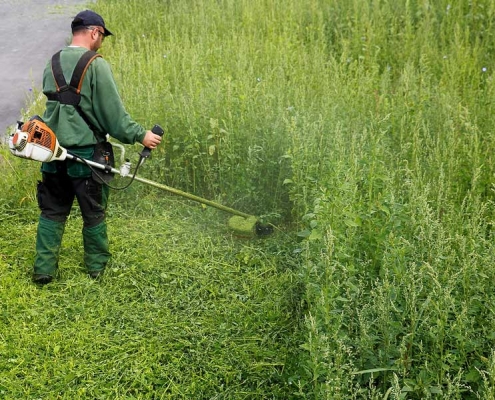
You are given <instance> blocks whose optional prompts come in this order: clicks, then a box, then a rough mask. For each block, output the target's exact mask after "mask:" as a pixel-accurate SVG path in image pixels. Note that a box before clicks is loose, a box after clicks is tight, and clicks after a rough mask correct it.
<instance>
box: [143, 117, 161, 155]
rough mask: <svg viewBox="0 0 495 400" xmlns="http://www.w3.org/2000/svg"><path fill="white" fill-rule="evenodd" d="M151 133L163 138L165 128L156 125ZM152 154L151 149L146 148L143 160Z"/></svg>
mask: <svg viewBox="0 0 495 400" xmlns="http://www.w3.org/2000/svg"><path fill="white" fill-rule="evenodd" d="M151 132H153V133H154V134H155V135H158V136H163V133H164V131H163V128H162V127H161V126H160V125H155V126H154V127H153V128H152V129H151ZM150 154H151V149H150V148H149V147H145V148H144V149H143V151H142V152H141V156H142V157H143V158H148V157H149V155H150Z"/></svg>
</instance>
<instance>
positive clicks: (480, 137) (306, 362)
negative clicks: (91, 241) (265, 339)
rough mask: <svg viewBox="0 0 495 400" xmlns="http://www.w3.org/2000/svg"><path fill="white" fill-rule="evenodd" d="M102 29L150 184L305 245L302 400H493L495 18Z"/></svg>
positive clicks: (454, 12)
mask: <svg viewBox="0 0 495 400" xmlns="http://www.w3.org/2000/svg"><path fill="white" fill-rule="evenodd" d="M95 9H96V10H97V11H99V12H101V14H102V15H104V16H105V19H106V22H107V24H108V26H109V28H110V29H111V30H112V32H114V33H115V37H113V38H110V39H108V40H107V41H106V42H105V45H104V48H103V49H102V53H103V55H104V56H105V57H106V59H107V60H109V61H110V63H111V64H112V65H113V66H114V72H115V75H116V78H117V81H118V83H119V87H120V89H121V92H122V96H123V99H124V101H125V103H126V106H127V108H128V110H129V111H130V113H131V114H132V115H133V116H134V117H135V118H136V119H138V121H139V122H141V123H143V124H145V125H147V126H152V124H154V123H160V124H162V125H163V126H164V127H165V129H166V143H165V145H164V146H162V148H161V149H160V150H158V151H157V152H156V153H155V154H154V158H153V160H152V162H150V163H149V164H148V168H147V169H146V171H143V173H144V174H149V176H151V177H152V178H153V179H154V180H158V181H162V182H165V183H167V184H171V185H173V186H176V187H179V188H181V189H183V190H187V191H190V192H193V193H195V194H199V195H203V196H206V197H209V198H214V199H217V200H219V201H222V202H223V203H226V204H228V205H232V206H234V207H237V208H240V209H242V210H243V211H246V212H250V213H253V214H257V215H266V216H267V218H269V219H271V220H272V221H274V222H275V223H277V224H280V225H281V226H282V227H284V229H286V232H288V234H289V235H291V236H292V237H294V236H297V237H298V241H297V243H296V244H291V246H292V247H291V254H292V257H293V258H294V260H295V261H296V262H297V265H298V269H297V271H296V279H298V280H299V281H300V282H299V283H300V285H301V287H302V288H303V294H302V297H301V299H300V305H299V307H297V308H296V309H297V311H300V312H301V315H294V316H293V317H294V320H296V321H297V320H298V318H299V317H302V321H303V322H302V329H303V330H304V337H303V340H302V343H300V346H297V348H294V349H293V351H291V352H290V354H291V355H293V357H294V359H293V360H290V362H289V363H290V366H291V368H290V374H291V375H290V377H285V378H287V379H286V381H284V384H286V385H287V386H284V390H287V393H289V394H290V396H291V397H293V398H307V399H324V398H326V399H352V398H354V399H382V398H389V399H392V398H393V399H428V398H444V399H477V398H481V399H493V398H495V386H494V381H495V354H494V352H493V350H492V349H493V343H494V340H495V336H494V333H493V332H495V315H494V311H493V310H494V309H495V304H494V303H495V301H494V299H495V297H494V294H495V293H494V289H493V283H494V282H495V272H494V268H493V266H494V265H495V246H494V245H493V241H494V238H493V219H494V204H493V184H492V182H493V177H494V167H495V165H494V164H495V161H494V156H493V154H494V153H493V152H494V148H495V137H494V133H493V118H492V115H493V113H494V100H495V98H494V97H495V96H494V90H495V87H494V79H493V76H494V75H493V72H494V71H495V69H494V68H495V62H494V61H495V60H494V55H495V54H494V50H495V48H494V46H495V37H494V26H493V25H494V18H495V3H493V2H492V1H489V0H477V1H472V0H470V1H468V0H458V1H455V2H454V1H444V0H437V1H419V0H418V1H414V0H396V1H385V0H383V1H380V0H368V1H366V0H349V1H338V0H298V1H295V0H249V1H248V0H202V1H174V0H171V1H159V0H144V1H137V0H136V1H132V0H128V1H117V0H106V1H105V2H98V3H97V4H96V5H95ZM285 238H286V236H283V235H282V236H280V239H279V240H280V241H281V242H283V241H284V240H286V239H285ZM290 243H292V242H290ZM274 396H275V395H272V396H271V397H274ZM266 397H267V398H271V397H270V393H267V395H266Z"/></svg>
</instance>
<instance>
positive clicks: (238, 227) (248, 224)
mask: <svg viewBox="0 0 495 400" xmlns="http://www.w3.org/2000/svg"><path fill="white" fill-rule="evenodd" d="M257 222H258V219H257V218H256V217H254V216H252V217H248V218H244V217H241V216H239V215H235V216H233V217H232V218H230V219H229V228H230V229H232V230H233V231H234V232H235V233H236V234H238V235H240V236H247V237H253V236H255V235H256V229H255V228H256V223H257Z"/></svg>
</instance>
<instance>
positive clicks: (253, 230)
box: [9, 116, 273, 236]
mask: <svg viewBox="0 0 495 400" xmlns="http://www.w3.org/2000/svg"><path fill="white" fill-rule="evenodd" d="M152 132H153V133H155V134H157V135H160V136H162V135H163V129H162V128H161V127H160V126H159V125H155V126H154V127H153V129H152ZM119 147H120V148H121V151H124V150H123V147H122V146H119ZM9 149H10V152H11V153H12V154H13V155H15V156H17V157H21V158H26V159H29V160H35V161H41V162H51V161H63V160H65V159H69V160H74V161H76V162H79V163H83V164H86V165H87V166H89V167H90V168H91V169H92V170H93V174H94V175H96V176H97V177H98V179H99V180H100V181H102V182H103V183H104V184H107V185H108V179H107V177H109V176H113V175H115V174H116V175H120V176H121V177H124V178H126V177H127V178H131V182H130V183H129V184H128V185H126V186H125V187H123V188H115V187H113V186H110V185H108V186H110V187H111V188H114V189H124V188H127V187H128V186H129V185H130V184H131V183H132V182H133V181H134V180H136V181H139V182H142V183H145V184H147V185H151V186H153V187H156V188H158V189H162V190H165V191H167V192H170V193H173V194H175V195H178V196H182V197H185V198H187V199H189V200H193V201H196V202H198V203H201V204H205V205H207V206H210V207H214V208H217V209H219V210H222V211H225V212H228V213H230V214H233V215H234V216H233V217H232V218H230V219H229V227H230V228H231V229H233V230H234V231H235V232H236V233H237V234H240V235H243V236H264V235H268V234H270V233H272V232H273V226H272V225H265V224H262V223H261V222H260V221H259V220H258V218H257V217H255V216H254V215H250V214H246V213H244V212H242V211H238V210H235V209H233V208H230V207H227V206H224V205H222V204H219V203H215V202H214V201H211V200H207V199H204V198H201V197H198V196H195V195H193V194H190V193H186V192H183V191H182V190H179V189H175V188H173V187H170V186H167V185H163V184H161V183H157V182H154V181H151V180H149V179H146V178H141V177H139V176H137V171H138V168H139V167H140V166H141V165H142V163H143V161H144V160H145V159H146V158H148V157H149V155H150V154H151V150H150V149H148V148H146V147H145V148H144V149H143V151H142V152H141V153H140V159H139V162H138V164H137V167H136V169H135V170H134V173H133V174H131V169H132V166H131V163H130V161H125V162H124V163H122V164H121V166H120V169H116V168H114V167H113V166H111V165H110V163H106V162H105V161H103V163H99V162H95V161H92V160H86V159H83V158H81V157H79V156H77V155H76V154H73V153H71V152H70V151H68V150H67V149H65V148H63V147H62V146H61V145H60V143H59V142H58V140H57V137H56V136H55V133H54V132H53V131H52V130H51V129H50V128H49V127H48V126H47V125H46V124H45V123H44V122H43V120H42V119H41V118H40V117H38V116H35V117H32V118H31V119H30V120H29V121H27V122H26V123H22V122H18V123H17V129H16V131H15V132H14V133H13V134H12V135H11V136H10V137H9ZM102 160H105V155H103V157H102ZM95 169H97V170H99V171H101V172H100V174H98V173H97V172H96V171H95Z"/></svg>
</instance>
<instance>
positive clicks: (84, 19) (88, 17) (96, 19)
mask: <svg viewBox="0 0 495 400" xmlns="http://www.w3.org/2000/svg"><path fill="white" fill-rule="evenodd" d="M87 26H101V27H102V28H103V29H104V31H105V32H104V35H105V36H110V35H112V32H110V31H109V30H108V29H107V28H106V27H105V21H103V18H102V17H101V15H99V14H97V13H95V12H94V11H91V10H84V11H81V12H80V13H79V14H77V15H76V16H75V17H74V19H73V20H72V24H71V28H72V32H75V31H77V30H79V29H82V28H85V27H87Z"/></svg>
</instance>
